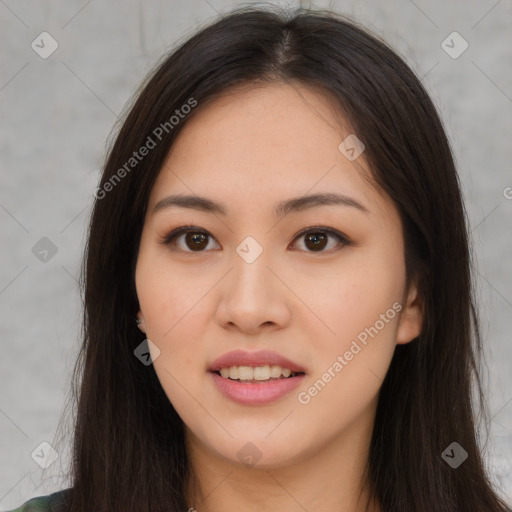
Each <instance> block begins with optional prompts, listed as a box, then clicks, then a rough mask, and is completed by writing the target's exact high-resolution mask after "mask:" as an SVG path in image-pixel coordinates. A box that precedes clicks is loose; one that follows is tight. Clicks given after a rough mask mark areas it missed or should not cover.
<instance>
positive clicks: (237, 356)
mask: <svg viewBox="0 0 512 512" xmlns="http://www.w3.org/2000/svg"><path fill="white" fill-rule="evenodd" d="M267 364H268V365H270V366H272V365H277V366H281V368H289V369H290V370H291V371H292V372H295V373H306V370H305V369H304V368H302V366H300V365H298V364H297V363H294V362H293V361H290V360H289V359H288V358H286V357H284V356H282V355H280V354H278V353H277V352H273V351H271V350H260V351H258V352H247V351H245V350H233V351H231V352H227V353H226V354H224V355H222V356H220V357H219V358H218V359H216V360H215V361H214V362H213V363H212V365H211V366H210V368H209V371H210V372H218V371H219V370H220V369H221V368H229V367H231V366H265V365H267Z"/></svg>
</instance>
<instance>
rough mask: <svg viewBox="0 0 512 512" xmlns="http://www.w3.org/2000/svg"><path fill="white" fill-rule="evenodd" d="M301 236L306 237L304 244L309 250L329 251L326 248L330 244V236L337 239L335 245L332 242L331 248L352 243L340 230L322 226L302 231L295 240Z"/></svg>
mask: <svg viewBox="0 0 512 512" xmlns="http://www.w3.org/2000/svg"><path fill="white" fill-rule="evenodd" d="M299 238H303V239H304V246H305V247H306V248H307V252H327V251H325V250H324V249H325V248H326V247H327V246H328V245H329V238H334V239H335V240H337V243H335V244H334V245H333V244H331V247H329V249H332V248H336V247H339V246H346V245H350V243H351V242H350V240H349V239H348V238H347V237H346V236H345V235H343V234H341V233H340V232H339V231H337V230H335V229H333V228H328V227H322V226H319V227H314V228H307V229H306V230H304V231H301V232H300V233H299V234H298V235H297V236H296V237H295V240H297V239H299Z"/></svg>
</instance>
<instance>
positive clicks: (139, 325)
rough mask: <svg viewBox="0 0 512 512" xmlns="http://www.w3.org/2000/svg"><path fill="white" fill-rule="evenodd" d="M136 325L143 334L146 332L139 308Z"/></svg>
mask: <svg viewBox="0 0 512 512" xmlns="http://www.w3.org/2000/svg"><path fill="white" fill-rule="evenodd" d="M137 327H138V328H139V329H140V330H141V331H142V332H143V333H144V334H145V333H146V326H145V324H144V316H143V315H142V312H141V311H140V310H139V312H138V313H137Z"/></svg>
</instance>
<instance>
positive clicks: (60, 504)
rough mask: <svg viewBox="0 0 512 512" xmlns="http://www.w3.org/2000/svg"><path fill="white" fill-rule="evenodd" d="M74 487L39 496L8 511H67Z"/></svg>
mask: <svg viewBox="0 0 512 512" xmlns="http://www.w3.org/2000/svg"><path fill="white" fill-rule="evenodd" d="M71 490H72V489H64V490H63V491H58V492H54V493H53V494H49V495H48V496H37V497H36V498H31V499H30V500H28V501H26V502H25V503H23V505H21V506H19V507H18V508H15V509H14V510H10V511H8V512H66V511H67V508H68V506H69V498H70V495H71Z"/></svg>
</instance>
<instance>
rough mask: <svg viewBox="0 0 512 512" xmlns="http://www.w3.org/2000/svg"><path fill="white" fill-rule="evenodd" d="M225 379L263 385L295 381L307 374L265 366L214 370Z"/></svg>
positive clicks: (226, 367)
mask: <svg viewBox="0 0 512 512" xmlns="http://www.w3.org/2000/svg"><path fill="white" fill-rule="evenodd" d="M212 372H213V373H215V374H217V375H218V376H219V377H222V378H223V379H228V380H230V381H233V382H239V383H244V384H261V383H265V382H273V381H277V380H285V379H293V378H294V377H297V376H304V375H305V372H301V371H297V372H296V371H292V370H290V369H289V368H284V367H282V366H279V365H268V364H267V365H263V366H254V367H253V366H225V367H222V368H221V369H220V370H214V371H212Z"/></svg>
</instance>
